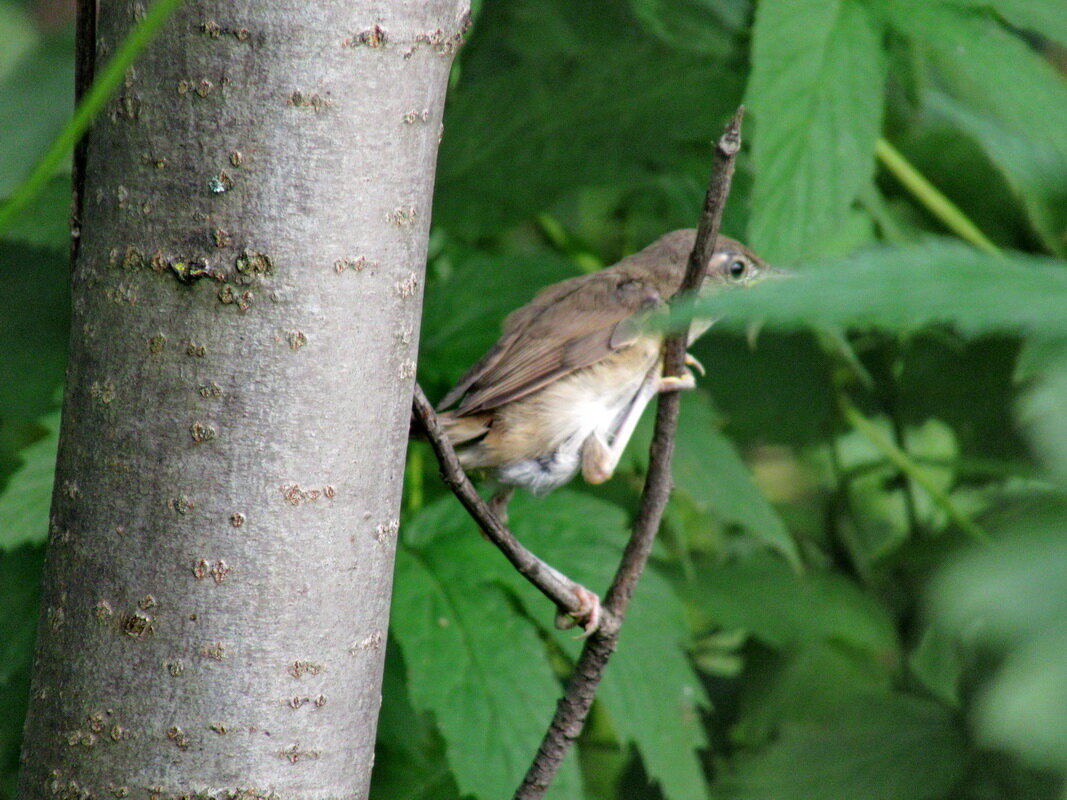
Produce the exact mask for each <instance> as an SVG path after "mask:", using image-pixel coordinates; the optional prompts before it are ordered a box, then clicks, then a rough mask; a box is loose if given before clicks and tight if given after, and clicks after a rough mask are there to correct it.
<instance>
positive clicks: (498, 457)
mask: <svg viewBox="0 0 1067 800" xmlns="http://www.w3.org/2000/svg"><path fill="white" fill-rule="evenodd" d="M695 239H696V231H695V230H693V229H688V230H678V231H673V232H672V233H668V234H667V235H665V236H663V237H661V238H660V239H658V240H656V241H655V242H653V243H652V244H650V245H649V246H648V247H646V248H645V249H644V250H642V251H640V252H639V253H634V254H633V255H631V256H628V257H627V258H624V259H623V260H622V261H620V262H619V263H618V264H615V265H614V266H611V267H607V268H606V269H602V270H600V271H598V272H594V273H592V274H590V275H581V276H578V277H575V278H570V279H568V280H565V281H561V282H560V283H556V284H553V285H552V286H549V287H547V288H545V289H543V290H542V291H541V292H540V293H539V294H538V295H537V296H536V297H535V298H534V299H533V300H532V301H531V302H530V303H529V304H527V305H525V306H523V307H522V308H520V309H518V310H517V311H515V312H513V313H512V314H511V315H510V316H508V318H507V319H506V320H505V322H504V333H503V335H502V336H501V337H500V339H499V340H498V341H497V343H496V344H495V345H493V347H492V348H491V349H490V350H489V352H488V353H486V354H485V355H484V356H483V357H482V358H481V359H480V360H479V361H478V362H477V363H476V364H474V366H472V367H471V368H470V369H469V370H468V371H467V373H466V374H465V375H464V376H463V377H462V378H460V380H459V383H457V384H456V386H455V387H454V388H453V389H452V390H451V391H450V392H449V393H448V394H447V395H445V397H444V399H443V400H442V401H441V403H440V405H439V408H440V409H447V408H449V407H450V406H452V405H454V404H455V403H456V402H457V401H458V403H459V405H458V406H457V407H456V408H455V410H453V411H445V412H444V413H442V414H441V421H442V423H443V424H444V426H445V430H446V431H447V433H448V436H449V438H450V439H451V441H452V444H453V445H454V446H456V448H457V451H458V453H459V457H460V461H461V463H462V464H463V466H464V467H466V468H468V469H489V470H492V471H493V473H494V477H496V479H497V480H499V481H500V482H501V483H503V484H505V485H506V486H507V487H515V486H522V487H525V488H527V489H529V490H530V491H532V492H533V493H534V494H544V493H546V492H550V491H551V490H553V489H555V488H557V487H558V486H561V485H562V484H564V483H566V482H567V481H569V480H570V479H571V478H573V477H574V475H575V474H576V473H577V472H578V470H579V469H581V471H582V475H583V477H584V478H585V479H586V481H588V482H590V483H602V482H603V481H606V480H608V478H610V477H611V476H612V474H613V473H614V471H615V467H616V466H617V465H618V463H619V459H620V458H621V457H622V453H623V450H624V449H625V448H626V444H627V442H628V441H629V439H630V436H631V435H632V434H633V431H634V428H635V427H636V425H637V421H638V419H639V418H640V416H641V413H642V412H643V411H644V409H645V406H647V405H648V403H649V401H650V400H651V399H652V398H653V397H654V396H655V395H656V394H657V393H658V392H663V391H676V390H679V389H691V388H693V387H694V386H695V385H696V382H695V379H694V378H693V375H692V373H689V372H687V374H686V375H685V376H683V377H680V378H665V377H662V375H661V372H662V358H663V353H662V351H663V341H664V334H663V332H662V331H661V330H657V329H656V328H655V327H652V326H647V325H645V324H643V323H645V322H646V320H647V317H648V316H649V314H650V312H652V311H654V310H655V309H657V308H659V307H662V306H663V305H664V303H665V302H666V301H667V299H669V298H670V297H671V295H673V294H674V293H675V291H676V290H677V289H678V287H679V285H681V282H682V277H683V276H684V274H685V268H686V262H687V260H688V258H689V253H690V251H691V250H692V249H693V243H694V241H695ZM771 271H772V270H771V269H770V268H769V267H767V265H766V264H764V263H763V261H762V260H761V259H760V258H759V256H757V255H756V254H755V253H753V252H752V251H751V250H749V249H748V248H747V247H745V246H744V245H743V244H741V243H740V242H737V241H735V240H733V239H729V238H726V237H724V236H720V237H719V238H718V241H717V243H716V249H715V252H714V253H713V254H712V256H711V258H710V259H709V261H708V264H707V272H706V276H705V279H704V283H703V287H702V288H703V289H704V290H708V289H711V288H712V287H719V286H729V285H745V284H750V283H752V282H754V281H756V280H758V279H759V278H761V277H763V276H765V275H766V274H768V273H769V272H771ZM710 325H711V321H709V320H698V321H695V322H693V323H692V325H691V326H690V332H689V341H690V342H692V341H693V340H694V339H695V338H696V337H697V336H699V335H700V334H702V333H703V332H704V331H705V330H707V328H708V327H709V326H710ZM687 363H688V364H690V365H692V366H695V367H696V368H698V369H699V370H700V371H701V373H703V368H702V367H700V364H699V363H698V362H697V361H696V360H695V359H693V358H692V357H691V356H689V357H687ZM511 490H512V489H511V488H508V489H507V490H505V491H504V492H502V493H500V494H499V495H498V496H497V497H496V498H494V501H495V505H496V506H497V510H498V511H499V512H501V513H502V512H503V511H504V506H505V504H506V503H507V499H508V497H510V493H511Z"/></svg>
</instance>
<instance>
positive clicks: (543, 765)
mask: <svg viewBox="0 0 1067 800" xmlns="http://www.w3.org/2000/svg"><path fill="white" fill-rule="evenodd" d="M743 116H744V107H743V106H742V107H740V108H738V109H737V112H736V113H735V114H734V116H733V119H731V120H730V122H729V123H728V124H727V126H726V130H725V131H724V133H723V135H722V136H721V137H720V138H719V141H718V142H717V144H716V148H715V162H714V165H713V167H712V173H711V180H710V182H709V183H708V192H707V194H706V195H705V197H704V207H703V210H702V212H701V216H700V224H699V226H698V228H697V236H696V242H695V243H694V245H693V250H692V252H691V253H690V254H689V263H688V265H687V267H686V272H685V278H684V280H683V281H682V285H681V287H680V288H679V289H678V293H677V294H678V295H680V294H683V293H686V292H692V291H694V290H695V289H696V288H698V287H699V286H700V283H701V280H702V278H703V273H704V269H705V266H706V264H707V263H708V259H709V258H710V257H711V254H712V253H713V252H714V249H715V240H716V238H717V237H718V234H719V224H720V222H721V221H722V209H723V206H724V205H725V204H726V198H727V196H728V195H729V193H730V180H731V178H732V177H733V172H734V159H735V158H736V156H737V152H738V151H739V150H740V149H741V119H742V117H743ZM676 296H677V295H676ZM686 343H687V333H686V332H683V333H680V334H676V335H674V336H671V337H670V338H668V339H667V342H666V344H665V353H664V365H663V373H664V375H681V374H682V373H683V369H684V360H685V348H686ZM679 401H680V397H679V393H678V392H668V393H665V394H661V395H660V396H659V403H658V405H657V408H656V427H655V432H654V433H653V435H652V445H651V448H650V450H649V462H648V474H647V475H646V477H645V487H644V491H643V492H642V494H641V507H640V510H639V511H638V514H637V519H636V520H635V521H634V527H633V533H632V534H631V536H630V541H629V542H628V543H627V545H626V550H625V552H624V553H623V556H622V561H621V562H620V564H619V569H618V571H617V572H616V573H615V579H614V580H613V581H612V583H611V588H610V589H608V593H607V595H606V596H605V598H604V608H603V614H604V616H605V617H610V618H611V619H612V621H613V623H614V624H613V625H611V626H610V627H606V626H602V627H601V628H600V629H598V630H597V631H594V633H593V634H592V636H590V637H589V639H588V640H587V641H586V643H585V647H584V648H583V649H582V654H581V655H580V656H579V658H578V663H577V664H576V665H575V667H574V673H573V674H572V675H571V678H570V680H569V681H568V682H567V688H566V691H565V693H564V695H563V697H562V698H561V699H560V701H559V704H558V705H557V706H556V714H555V716H554V717H553V719H552V722H551V724H550V725H549V727H548V731H547V732H546V733H545V737H544V739H543V740H542V741H541V746H540V747H539V748H538V750H537V755H536V756H535V757H534V760H533V763H532V764H531V765H530V768H529V770H528V771H527V773H526V777H525V778H524V779H523V781H522V784H521V785H520V786H519V788H518V790H517V791H516V792H515V796H514V800H536V799H537V798H540V797H543V796H544V794H545V792H546V791H547V789H548V787H549V785H550V784H551V783H552V780H553V779H554V778H555V776H556V772H557V771H558V770H559V765H560V763H561V762H562V761H563V757H564V756H565V755H566V754H567V751H568V750H569V749H570V747H571V745H572V744H573V743H574V740H575V739H576V738H578V735H579V734H580V733H581V731H582V728H583V726H584V725H585V719H586V716H587V715H588V713H589V708H590V706H591V705H592V704H593V698H594V696H595V695H596V689H597V686H598V685H599V683H600V679H601V677H602V676H603V674H604V667H605V666H607V662H608V659H609V658H610V657H611V654H612V653H613V652H614V651H615V647H616V645H617V644H618V636H619V626H620V625H621V624H622V621H623V617H624V616H625V614H626V608H627V606H628V605H629V603H630V598H631V597H632V596H633V592H634V588H635V587H636V586H637V581H638V579H639V578H640V577H641V573H642V572H644V569H645V564H646V563H647V562H648V556H649V553H650V552H651V551H652V543H653V541H654V540H655V538H656V533H657V531H658V530H659V525H660V521H661V520H662V518H663V510H664V509H665V508H666V506H667V500H668V499H669V497H670V493H671V459H672V457H673V455H674V437H675V432H676V430H677V428H678V409H679Z"/></svg>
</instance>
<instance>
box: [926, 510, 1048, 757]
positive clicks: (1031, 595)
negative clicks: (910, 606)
mask: <svg viewBox="0 0 1067 800" xmlns="http://www.w3.org/2000/svg"><path fill="white" fill-rule="evenodd" d="M1065 532H1067V509H1064V508H1063V507H1062V506H1061V507H1058V508H1057V507H1051V508H1044V509H1040V510H1033V509H1031V510H1030V512H1029V513H1028V514H1027V515H1026V516H1025V517H1024V518H1022V519H1020V520H1018V521H1016V522H1015V523H1014V524H1011V525H1009V526H1007V528H1006V529H1005V531H1004V534H1005V535H1004V536H1003V538H1002V539H1000V540H998V541H997V542H996V543H995V544H994V545H993V546H992V547H989V548H986V549H983V550H982V551H981V552H976V553H972V554H970V555H969V556H966V557H964V558H961V559H959V560H958V561H957V562H956V563H955V564H953V565H951V566H950V567H949V568H948V569H947V570H946V571H945V572H944V573H943V574H942V575H941V576H940V578H939V580H938V581H937V583H936V585H935V587H934V592H933V595H932V604H933V609H934V611H935V614H936V615H937V619H939V620H940V621H942V623H943V624H944V625H945V626H946V628H947V629H948V630H951V631H955V632H956V633H958V634H961V635H963V636H965V637H966V638H967V640H968V641H971V642H974V643H975V644H985V645H988V646H991V647H994V648H996V649H997V650H998V651H1002V652H1004V653H1005V655H1006V657H1005V659H1004V661H1003V663H1002V664H1001V665H1000V668H999V670H998V671H997V673H996V675H995V676H994V678H993V679H992V680H991V681H990V682H989V683H988V684H987V685H986V686H985V687H984V689H983V691H982V692H981V693H980V695H979V697H978V702H977V704H976V706H977V707H976V713H975V717H974V718H975V723H976V725H977V727H978V732H979V736H980V739H981V741H982V742H983V743H985V744H992V745H996V746H1000V747H1005V748H1007V749H1009V750H1012V751H1014V752H1016V753H1018V754H1020V755H1022V756H1023V757H1024V758H1026V759H1027V761H1029V762H1030V763H1031V764H1034V765H1036V766H1039V767H1046V768H1047V767H1052V768H1057V769H1059V770H1061V771H1062V770H1063V769H1064V768H1067V717H1065V716H1064V714H1063V713H1062V710H1063V708H1064V707H1067V584H1065V582H1064V580H1063V576H1064V574H1065V572H1067V537H1065V535H1064V534H1065Z"/></svg>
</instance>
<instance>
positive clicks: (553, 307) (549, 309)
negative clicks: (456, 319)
mask: <svg viewBox="0 0 1067 800" xmlns="http://www.w3.org/2000/svg"><path fill="white" fill-rule="evenodd" d="M694 237H695V232H694V231H692V230H689V231H674V232H673V233H671V234H668V235H667V236H664V237H662V238H661V239H659V240H658V241H656V242H654V243H652V244H651V245H649V246H648V247H646V248H645V249H644V250H642V251H640V252H639V253H635V254H634V255H632V256H629V257H628V258H625V259H623V260H622V261H620V262H619V263H618V264H616V265H614V266H612V267H608V268H607V269H603V270H601V271H600V272H596V273H593V274H592V275H580V276H578V277H575V278H570V279H568V280H565V281H562V282H560V283H557V284H554V285H553V286H549V287H547V288H546V289H544V290H542V291H541V292H540V293H539V294H538V295H537V296H536V297H534V299H533V300H532V301H531V302H530V303H529V304H527V305H525V306H523V307H522V308H520V309H518V310H516V311H514V312H512V314H511V315H509V316H508V318H507V319H506V320H505V322H504V334H503V336H501V338H500V340H499V341H498V342H497V343H496V345H494V347H493V348H492V349H491V350H490V351H489V352H488V353H487V354H486V355H485V356H483V358H482V359H481V360H479V361H478V363H477V364H475V365H474V366H473V367H471V369H470V370H468V371H467V373H466V374H465V375H464V376H463V378H461V379H460V381H459V383H457V384H456V386H455V388H453V389H452V391H450V392H449V393H448V394H447V395H445V398H444V399H443V400H442V401H441V405H440V407H441V408H448V407H449V406H450V405H452V404H453V403H455V402H456V401H457V400H460V398H462V400H460V403H459V407H458V408H457V410H456V414H457V415H465V414H476V413H479V412H482V411H487V410H489V409H493V408H497V407H499V406H502V405H504V404H506V403H511V402H514V401H515V400H518V399H520V398H522V397H525V396H527V395H529V394H530V393H532V392H535V391H537V390H538V389H541V388H542V387H544V386H546V385H547V384H549V383H551V382H552V381H554V380H557V379H559V378H560V377H563V376H564V375H568V374H570V373H571V372H574V371H575V370H577V369H581V368H583V367H587V366H590V365H592V364H595V363H597V362H598V361H600V360H601V359H603V358H605V357H607V356H608V355H610V354H611V353H612V352H614V351H616V350H618V349H620V348H622V347H626V346H628V345H629V344H631V343H632V342H633V341H634V338H635V337H636V335H637V328H638V326H637V325H635V324H634V321H633V317H634V315H635V314H638V313H639V312H642V311H645V310H647V309H649V308H653V307H655V306H656V305H659V304H661V303H662V302H663V298H664V297H669V296H670V295H671V294H673V293H674V290H675V289H676V288H677V286H678V284H679V283H680V282H681V279H682V274H683V272H684V270H685V259H686V256H687V255H688V252H689V249H690V248H691V247H692V242H693V239H694Z"/></svg>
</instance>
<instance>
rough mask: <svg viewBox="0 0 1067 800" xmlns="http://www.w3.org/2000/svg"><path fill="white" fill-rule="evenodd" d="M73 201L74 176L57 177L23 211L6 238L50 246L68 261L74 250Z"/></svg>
mask: <svg viewBox="0 0 1067 800" xmlns="http://www.w3.org/2000/svg"><path fill="white" fill-rule="evenodd" d="M70 198H71V192H70V176H69V175H60V176H58V177H56V178H53V179H52V180H51V181H49V182H48V183H47V184H46V185H45V187H44V188H43V189H42V190H41V193H40V194H39V195H38V196H37V197H35V198H34V199H33V200H31V201H30V202H29V203H27V205H26V208H24V209H23V210H22V211H20V212H19V214H18V215H17V216H16V217H15V221H14V223H12V225H11V227H10V228H9V229H8V231H7V233H5V234H4V238H5V239H6V240H8V241H11V242H19V243H22V244H27V245H30V246H34V247H47V248H49V249H52V250H56V251H59V252H61V253H62V256H63V258H66V257H67V254H68V252H69V250H70Z"/></svg>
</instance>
